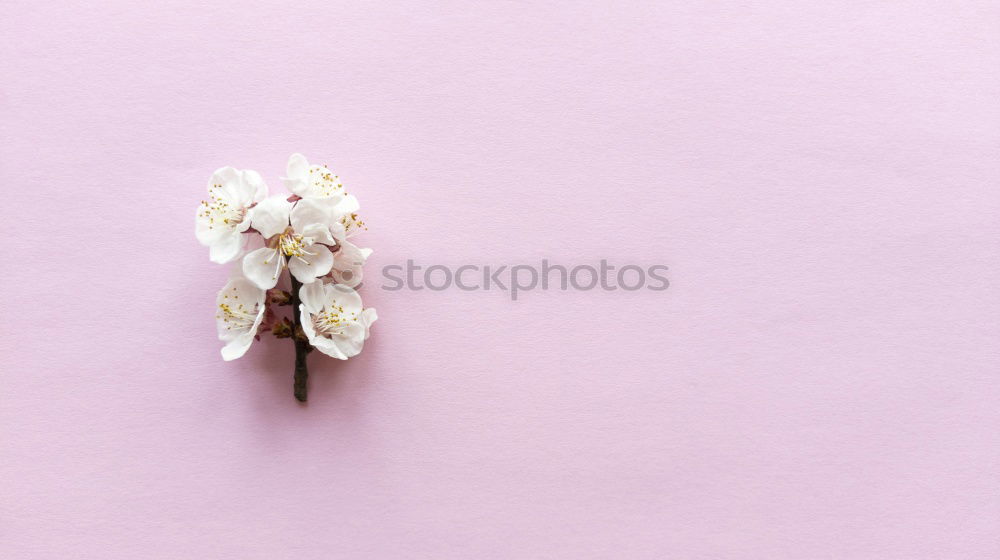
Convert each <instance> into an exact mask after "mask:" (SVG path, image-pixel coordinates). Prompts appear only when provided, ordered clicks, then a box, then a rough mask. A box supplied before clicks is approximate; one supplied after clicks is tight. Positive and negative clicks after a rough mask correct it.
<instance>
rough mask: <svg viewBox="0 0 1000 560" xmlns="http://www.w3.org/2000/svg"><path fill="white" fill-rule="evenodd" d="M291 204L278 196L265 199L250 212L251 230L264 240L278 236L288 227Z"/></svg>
mask: <svg viewBox="0 0 1000 560" xmlns="http://www.w3.org/2000/svg"><path fill="white" fill-rule="evenodd" d="M291 207H292V204H291V203H290V202H288V201H287V200H285V199H284V198H281V197H280V196H272V197H270V198H265V199H264V200H263V201H261V202H260V203H259V204H257V206H254V207H253V209H252V210H251V211H252V213H253V216H252V218H251V219H252V223H253V228H254V229H256V230H257V231H259V232H260V234H261V235H262V236H264V238H268V237H271V236H273V235H278V234H279V233H281V232H283V231H285V229H286V228H287V227H288V225H289V224H288V214H289V211H290V210H291Z"/></svg>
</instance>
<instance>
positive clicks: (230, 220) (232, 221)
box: [199, 185, 247, 229]
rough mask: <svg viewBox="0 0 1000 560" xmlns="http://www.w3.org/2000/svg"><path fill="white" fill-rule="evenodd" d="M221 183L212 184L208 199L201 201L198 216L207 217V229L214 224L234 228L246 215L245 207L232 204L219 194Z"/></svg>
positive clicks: (213, 226)
mask: <svg viewBox="0 0 1000 560" xmlns="http://www.w3.org/2000/svg"><path fill="white" fill-rule="evenodd" d="M221 190H222V185H212V188H211V189H210V190H209V199H208V200H202V201H201V212H200V213H199V216H201V217H203V218H208V229H213V228H215V227H216V226H218V227H224V228H227V229H232V228H235V227H236V226H238V225H240V223H242V222H243V218H245V217H246V215H247V209H246V208H245V207H242V206H240V207H238V206H233V205H232V204H230V203H229V202H226V200H225V198H223V196H222V194H221Z"/></svg>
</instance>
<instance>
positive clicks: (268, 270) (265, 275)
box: [243, 247, 285, 290]
mask: <svg viewBox="0 0 1000 560" xmlns="http://www.w3.org/2000/svg"><path fill="white" fill-rule="evenodd" d="M284 266H285V256H284V255H282V254H281V253H280V252H278V250H277V249H271V248H269V247H261V248H260V249H257V250H256V251H251V252H249V253H247V256H245V257H243V274H245V275H246V277H247V278H248V279H249V280H250V281H251V282H253V283H254V284H255V285H256V286H257V287H258V288H261V289H262V290H270V289H271V288H273V287H274V286H275V285H277V284H278V277H279V276H280V275H281V269H282V268H284Z"/></svg>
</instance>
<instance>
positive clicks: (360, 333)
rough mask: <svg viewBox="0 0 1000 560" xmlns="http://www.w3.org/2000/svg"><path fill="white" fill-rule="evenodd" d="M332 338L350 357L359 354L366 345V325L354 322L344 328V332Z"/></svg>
mask: <svg viewBox="0 0 1000 560" xmlns="http://www.w3.org/2000/svg"><path fill="white" fill-rule="evenodd" d="M331 340H333V341H334V342H335V343H336V344H337V348H339V349H340V351H341V352H343V353H344V355H345V356H347V357H348V358H351V357H354V356H357V355H358V354H360V353H361V350H362V349H363V348H364V347H365V327H364V325H362V324H361V323H360V322H359V323H352V324H350V325H347V326H346V327H345V328H344V332H343V334H340V335H337V336H336V337H334V338H332V339H331Z"/></svg>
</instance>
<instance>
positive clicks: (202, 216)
mask: <svg viewBox="0 0 1000 560" xmlns="http://www.w3.org/2000/svg"><path fill="white" fill-rule="evenodd" d="M208 195H209V198H208V200H203V201H202V202H201V205H200V206H198V213H197V215H196V216H195V230H194V233H195V236H196V237H197V238H198V241H199V242H200V243H201V244H202V245H205V246H207V247H208V248H209V258H210V259H211V260H212V262H216V263H220V264H222V263H227V262H230V261H234V260H236V259H237V258H239V256H240V254H241V253H242V252H243V245H244V241H245V240H244V238H243V232H245V231H246V230H247V229H249V227H250V219H251V217H252V216H251V215H252V213H253V211H252V207H253V205H254V204H255V203H257V202H259V201H261V200H263V199H264V197H266V196H267V184H266V183H264V179H262V178H261V176H260V174H258V173H257V172H256V171H251V170H249V169H245V170H242V171H241V170H239V169H234V168H232V167H223V168H220V169H218V170H217V171H216V172H215V173H213V174H212V177H211V179H209V183H208Z"/></svg>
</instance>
